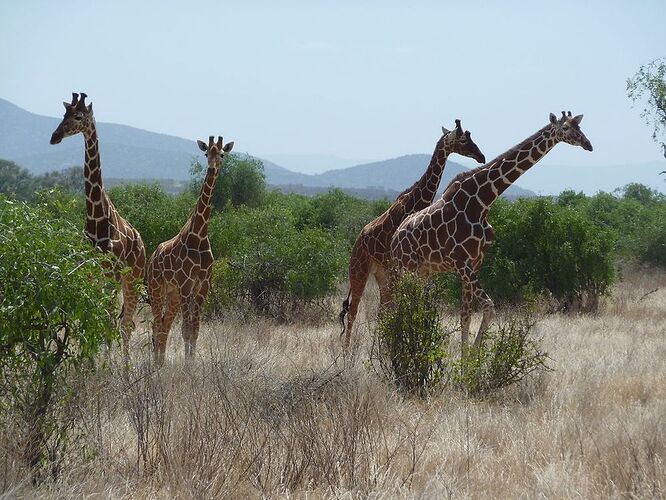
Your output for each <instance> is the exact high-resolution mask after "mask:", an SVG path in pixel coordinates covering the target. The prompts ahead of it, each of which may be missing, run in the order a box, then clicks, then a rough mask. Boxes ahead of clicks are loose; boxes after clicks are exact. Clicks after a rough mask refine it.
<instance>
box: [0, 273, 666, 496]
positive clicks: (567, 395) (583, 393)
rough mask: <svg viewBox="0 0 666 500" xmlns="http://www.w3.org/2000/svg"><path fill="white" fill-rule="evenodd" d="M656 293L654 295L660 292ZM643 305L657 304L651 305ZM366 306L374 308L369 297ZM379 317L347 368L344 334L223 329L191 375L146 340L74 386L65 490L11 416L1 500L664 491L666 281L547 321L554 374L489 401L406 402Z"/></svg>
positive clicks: (634, 285)
mask: <svg viewBox="0 0 666 500" xmlns="http://www.w3.org/2000/svg"><path fill="white" fill-rule="evenodd" d="M655 288H657V289H658V290H657V291H655V292H653V293H650V294H647V293H648V292H650V291H651V290H653V289H655ZM646 294H647V295H646ZM366 302H367V303H373V302H375V301H373V300H372V299H370V300H368V301H366ZM374 312H375V311H374V305H371V306H369V307H368V308H367V310H366V313H362V314H361V318H362V319H363V318H365V324H361V326H360V328H359V331H358V332H357V333H358V335H357V338H359V337H360V338H362V340H361V341H360V342H359V343H358V345H357V351H356V355H355V357H354V359H353V360H352V361H349V360H348V361H347V362H344V361H343V360H342V359H341V358H340V357H339V353H340V345H339V338H338V325H337V324H336V323H335V322H334V321H331V323H330V324H326V325H324V326H321V327H311V326H305V325H301V326H280V325H275V324H272V323H267V322H256V323H253V324H251V325H241V324H230V323H224V324H222V323H217V322H212V323H209V324H207V325H205V327H204V328H203V331H202V333H201V342H200V347H199V351H198V355H197V357H196V359H195V360H194V361H193V362H191V363H186V362H184V360H183V356H182V349H183V348H182V340H181V339H180V336H179V334H178V331H177V330H174V332H172V335H171V339H170V344H169V351H168V362H167V365H166V366H165V367H164V368H163V369H162V370H160V371H155V370H154V368H153V366H152V364H151V363H150V353H149V350H148V347H147V345H146V344H147V343H148V335H147V333H145V332H144V333H143V334H142V335H140V334H137V335H135V345H134V349H133V366H132V368H131V369H130V370H128V371H125V370H124V369H123V368H122V364H121V363H120V361H121V360H120V357H119V356H118V355H117V353H115V352H112V353H109V354H107V355H106V356H107V358H106V359H107V364H108V368H107V369H106V370H102V371H100V372H99V373H98V374H97V375H96V376H94V377H89V378H88V379H87V380H82V381H80V390H79V391H78V397H77V398H75V400H73V401H72V403H71V408H69V412H70V413H73V414H75V415H76V416H77V422H78V428H79V429H80V432H79V433H77V434H76V435H75V436H74V439H73V440H72V442H71V443H70V445H69V449H68V452H67V453H66V454H65V459H64V461H63V463H62V470H63V471H64V472H63V475H62V476H61V479H60V480H59V481H57V482H51V483H45V484H43V485H41V486H40V487H39V488H37V489H33V487H32V486H31V485H30V482H29V479H28V478H29V474H28V473H27V471H25V470H24V469H22V468H21V465H20V460H19V459H18V458H19V457H18V456H17V449H18V448H17V446H16V443H15V442H14V438H13V436H14V433H13V432H12V429H11V421H8V420H6V421H5V422H2V424H3V427H2V430H0V439H1V440H2V441H1V444H0V446H1V449H0V488H2V491H3V492H4V496H5V497H15V496H16V497H20V496H23V497H34V496H41V497H47V498H48V497H63V496H64V497H84V496H85V497H88V496H103V497H113V498H130V497H131V498H191V497H196V498H207V497H218V496H219V497H263V496H268V497H306V496H307V497H333V496H335V497H338V496H340V497H352V496H371V497H382V498H401V497H405V498H407V497H414V496H419V497H432V498H440V497H475V498H478V497H489V496H491V497H529V498H532V497H549V498H550V497H583V498H594V497H597V498H599V497H604V498H606V497H628V498H662V497H664V496H665V495H666V464H665V460H666V431H665V429H666V362H665V361H664V360H666V275H664V274H663V273H655V272H652V271H650V272H649V273H648V272H633V273H631V274H630V275H626V276H625V281H624V282H623V283H622V284H621V285H620V286H619V287H618V288H617V289H616V290H615V291H614V296H613V297H612V298H610V299H607V300H605V302H604V304H603V305H602V309H601V312H600V313H599V314H598V315H595V316H566V315H551V316H546V317H544V318H543V319H542V320H541V321H540V322H539V323H538V325H537V330H538V331H537V333H538V334H539V335H541V336H543V345H542V346H543V348H544V349H545V350H547V351H548V352H549V353H550V356H551V358H552V360H551V361H550V363H549V364H550V366H551V367H552V368H553V369H554V371H552V372H545V373H541V374H539V375H537V376H534V377H530V378H529V379H528V380H526V381H524V382H523V383H521V384H520V385H518V386H516V387H512V388H510V389H507V390H504V391H502V392H500V393H498V394H496V395H494V396H493V397H492V398H488V399H483V400H479V399H472V398H469V397H466V396H465V395H464V394H461V393H459V392H456V391H455V390H452V389H451V390H446V391H445V392H443V393H441V394H438V395H435V396H432V397H431V398H430V399H428V400H421V399H407V398H405V397H404V396H403V395H401V394H399V393H398V392H397V391H396V390H394V389H393V388H392V387H390V386H387V385H385V384H384V383H383V382H381V381H380V380H379V379H378V378H377V377H376V376H375V375H374V374H373V373H372V371H370V370H368V369H367V368H366V366H365V364H366V363H365V362H366V360H367V355H368V348H369V342H370V339H369V338H368V337H369V329H370V328H371V327H372V325H373V323H372V321H371V318H372V317H373V315H374Z"/></svg>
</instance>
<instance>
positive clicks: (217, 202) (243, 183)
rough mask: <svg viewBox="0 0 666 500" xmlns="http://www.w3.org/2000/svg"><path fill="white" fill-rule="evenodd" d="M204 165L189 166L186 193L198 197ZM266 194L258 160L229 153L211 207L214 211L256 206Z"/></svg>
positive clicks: (204, 169)
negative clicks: (187, 189)
mask: <svg viewBox="0 0 666 500" xmlns="http://www.w3.org/2000/svg"><path fill="white" fill-rule="evenodd" d="M206 168H207V166H206V165H203V164H201V163H199V162H194V163H192V166H191V168H190V174H191V175H192V181H191V183H190V192H191V193H192V194H193V195H194V196H198V195H199V192H200V190H201V184H202V182H203V180H204V177H205V176H206ZM265 195H266V176H265V174H264V164H263V163H262V162H261V160H259V159H257V158H253V157H251V156H248V155H244V154H236V153H233V154H229V155H227V156H225V157H224V161H223V162H222V166H221V169H220V173H219V176H218V178H217V183H216V184H215V191H214V192H213V206H214V207H215V208H217V209H218V210H225V209H226V208H227V206H228V205H230V206H231V207H240V206H248V207H258V206H259V205H261V203H262V202H263V199H264V196H265Z"/></svg>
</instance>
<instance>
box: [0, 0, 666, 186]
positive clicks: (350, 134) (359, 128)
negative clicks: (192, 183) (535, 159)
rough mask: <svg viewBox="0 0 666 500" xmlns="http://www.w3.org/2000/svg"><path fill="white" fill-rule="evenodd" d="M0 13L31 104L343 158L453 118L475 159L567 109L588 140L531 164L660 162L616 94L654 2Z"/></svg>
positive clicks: (6, 47)
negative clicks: (74, 101)
mask: <svg viewBox="0 0 666 500" xmlns="http://www.w3.org/2000/svg"><path fill="white" fill-rule="evenodd" d="M0 19H2V29H1V30H0V97H2V98H5V99H7V100H9V101H11V102H13V103H15V104H17V105H19V106H20V107H22V108H25V109H27V110H28V111H31V112H33V113H37V114H42V115H48V116H61V115H62V112H63V108H62V104H61V102H62V101H63V100H69V99H70V95H71V92H73V91H76V92H79V91H84V92H86V93H87V94H88V96H89V99H90V100H91V101H92V102H94V105H95V116H96V118H97V120H98V121H104V122H115V123H122V124H126V125H131V126H135V127H139V128H143V129H147V130H151V131H154V132H160V133H166V134H172V135H177V136H181V137H185V138H189V139H197V138H205V137H207V136H209V135H222V136H224V138H225V140H233V141H235V144H236V147H235V149H237V150H240V151H247V152H250V153H252V154H255V155H258V156H263V157H266V156H269V157H270V155H324V156H335V157H338V158H346V159H350V161H351V160H372V159H385V158H390V157H395V156H400V155H404V154H409V153H430V152H432V150H433V147H434V144H435V142H436V141H437V139H438V138H439V136H440V126H441V125H444V126H447V127H448V128H451V127H452V126H453V122H454V119H455V118H461V119H462V123H463V126H464V127H465V128H466V129H469V130H470V131H471V132H472V136H473V138H474V140H475V142H476V143H477V144H478V145H479V146H480V148H481V149H482V151H483V152H484V153H485V155H486V157H487V158H492V157H494V156H496V155H498V154H500V153H502V152H503V151H505V150H507V149H509V148H510V147H512V146H513V145H515V144H517V143H519V142H520V141H522V140H523V139H524V138H526V137H528V136H529V135H531V134H532V133H533V132H535V131H536V130H538V129H539V128H541V127H542V126H543V125H545V124H546V123H547V120H548V114H549V113H550V112H554V113H556V114H557V115H558V116H559V114H560V111H561V110H571V111H572V112H573V113H574V114H581V113H582V114H584V116H585V118H584V120H583V122H582V125H581V127H582V129H583V131H584V132H585V133H586V135H587V137H588V138H589V139H590V140H591V142H592V144H593V145H594V148H595V149H594V152H593V153H588V152H586V151H584V150H582V149H581V148H574V147H570V146H568V145H559V146H558V147H557V148H555V150H553V151H552V152H551V153H550V154H549V156H548V157H546V158H545V159H544V160H543V163H548V164H552V165H582V166H589V165H623V164H632V163H644V162H654V161H663V158H662V153H661V150H660V149H659V147H658V146H657V145H656V144H655V143H654V142H652V139H651V130H650V129H649V128H648V127H647V126H646V125H645V123H644V122H643V119H642V118H641V117H640V109H639V108H638V107H633V108H632V105H631V102H630V101H629V100H628V99H627V96H626V79H627V77H629V76H631V75H633V74H634V73H635V72H636V70H637V69H638V68H639V66H640V65H641V64H645V63H647V62H649V61H650V60H652V59H654V58H657V57H664V56H666V29H664V24H663V23H664V19H666V2H664V1H663V0H660V1H648V0H645V1H626V2H616V1H612V0H609V1H584V2H583V1H555V2H526V1H525V2H513V1H509V0H506V1H501V2H500V1H497V2H489V1H488V2H482V1H473V0H471V1H462V0H460V1H457V2H450V1H420V2H417V1H415V2H408V1H405V0H403V1H401V2H393V1H390V0H383V1H346V0H338V1H330V2H326V1H316V0H311V1H300V2H299V1H290V0H281V1H279V2H276V1H265V2H264V1H252V0H245V1H237V2H236V1H210V2H205V1H200V2H196V1H192V2H180V1H166V0H165V1H153V2H150V1H141V2H139V1H136V0H134V1H124V0H118V1H113V2H95V1H90V0H86V1H65V0H61V1H58V2H54V1H52V0H49V1H31V0H23V1H20V2H19V1H8V0H3V1H2V2H0ZM459 159H460V158H456V160H459ZM463 163H465V162H463ZM596 175H598V174H596Z"/></svg>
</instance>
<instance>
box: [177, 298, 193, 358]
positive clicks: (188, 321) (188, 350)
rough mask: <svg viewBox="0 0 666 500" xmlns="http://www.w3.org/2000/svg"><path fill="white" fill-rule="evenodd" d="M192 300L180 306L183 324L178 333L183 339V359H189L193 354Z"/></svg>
mask: <svg viewBox="0 0 666 500" xmlns="http://www.w3.org/2000/svg"><path fill="white" fill-rule="evenodd" d="M193 303H194V300H193V299H188V300H184V301H183V302H182V303H181V304H180V312H181V315H182V317H183V324H182V325H181V329H180V333H181V335H182V337H183V341H184V344H185V358H190V357H191V356H192V354H193V349H192V330H193V329H194V322H193V321H192V312H193V311H192V309H193V307H194V304H193Z"/></svg>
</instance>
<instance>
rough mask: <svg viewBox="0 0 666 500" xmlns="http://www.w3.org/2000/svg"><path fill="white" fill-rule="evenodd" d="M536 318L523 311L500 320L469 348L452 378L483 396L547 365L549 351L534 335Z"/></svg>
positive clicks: (454, 370)
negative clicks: (542, 347)
mask: <svg viewBox="0 0 666 500" xmlns="http://www.w3.org/2000/svg"><path fill="white" fill-rule="evenodd" d="M534 325H535V321H534V319H533V318H532V317H530V316H528V315H525V314H524V313H520V312H519V313H518V314H516V315H515V316H513V317H508V318H506V319H505V320H501V321H497V322H496V326H494V327H491V328H490V329H489V330H488V331H487V332H486V333H485V335H484V338H483V341H482V343H481V346H480V347H479V348H478V349H470V350H469V355H468V357H466V358H464V359H460V360H459V363H458V365H457V366H455V369H453V370H451V371H450V374H451V376H452V380H453V381H454V382H455V383H456V384H457V385H459V386H461V387H463V388H465V390H467V391H468V392H469V393H470V394H473V395H477V396H483V395H488V394H490V393H492V392H494V391H497V390H498V389H502V388H504V387H507V386H509V385H512V384H515V383H516V382H519V381H520V380H522V379H523V378H525V377H526V376H527V375H529V374H530V373H532V372H534V371H536V370H541V369H546V370H547V369H548V367H547V366H546V360H547V359H548V354H546V353H545V352H543V351H542V350H541V348H540V347H539V341H538V340H537V339H535V338H534V337H533V335H532V332H533V330H534Z"/></svg>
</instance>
